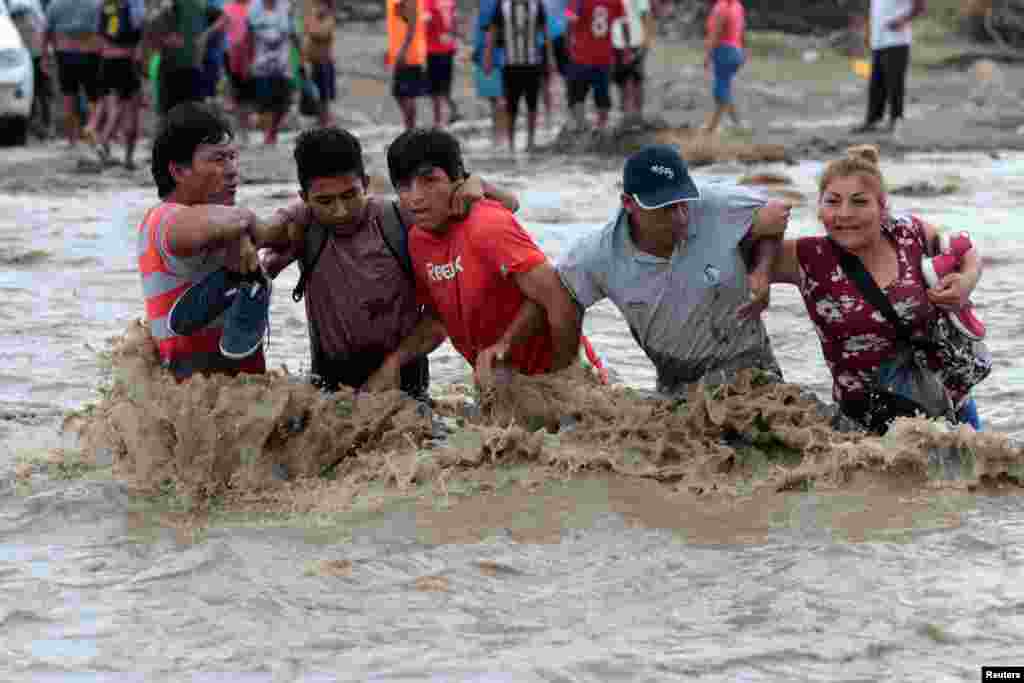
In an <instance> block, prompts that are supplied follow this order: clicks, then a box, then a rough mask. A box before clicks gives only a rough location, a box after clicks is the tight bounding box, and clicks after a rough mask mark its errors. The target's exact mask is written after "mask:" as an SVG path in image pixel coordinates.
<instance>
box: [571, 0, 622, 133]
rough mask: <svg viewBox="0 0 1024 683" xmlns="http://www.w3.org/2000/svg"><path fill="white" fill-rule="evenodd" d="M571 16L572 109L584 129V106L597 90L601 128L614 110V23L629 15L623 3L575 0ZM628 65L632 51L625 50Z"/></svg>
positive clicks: (599, 124)
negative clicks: (612, 75) (612, 90)
mask: <svg viewBox="0 0 1024 683" xmlns="http://www.w3.org/2000/svg"><path fill="white" fill-rule="evenodd" d="M566 15H567V16H568V17H569V53H570V55H571V56H572V67H571V71H570V77H569V108H570V109H571V110H572V115H573V118H574V119H575V121H576V127H577V129H579V128H582V127H583V124H584V122H583V103H584V101H586V99H587V93H588V92H589V91H590V88H591V87H593V88H594V104H596V105H597V127H598V128H604V127H605V126H606V125H607V124H608V111H609V110H610V109H611V108H612V98H611V95H610V94H609V83H610V80H611V69H612V63H613V62H614V59H615V50H614V48H613V46H612V30H611V29H612V24H613V23H614V22H615V21H618V20H619V19H621V18H622V17H624V16H625V15H626V9H625V7H624V5H623V4H622V0H574V1H573V2H572V3H571V4H570V5H569V8H568V9H567V10H566ZM623 32H624V33H625V44H626V45H629V26H628V22H624V25H623ZM622 59H623V61H625V62H631V61H632V60H633V55H632V50H630V49H629V48H626V49H624V50H622Z"/></svg>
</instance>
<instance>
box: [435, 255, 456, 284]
mask: <svg viewBox="0 0 1024 683" xmlns="http://www.w3.org/2000/svg"><path fill="white" fill-rule="evenodd" d="M461 272H462V257H461V256H456V257H455V260H454V261H452V262H450V263H445V264H443V265H435V264H433V263H427V278H428V279H430V280H433V281H434V282H440V281H442V280H454V279H455V276H456V275H458V274H459V273H461Z"/></svg>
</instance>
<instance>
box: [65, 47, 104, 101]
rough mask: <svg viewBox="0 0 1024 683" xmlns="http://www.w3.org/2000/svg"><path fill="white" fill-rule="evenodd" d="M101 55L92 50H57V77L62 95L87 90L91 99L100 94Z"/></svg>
mask: <svg viewBox="0 0 1024 683" xmlns="http://www.w3.org/2000/svg"><path fill="white" fill-rule="evenodd" d="M100 66H101V61H100V56H99V55H98V54H95V53H92V52H68V51H64V50H61V51H58V52H57V77H58V78H59V79H60V92H61V94H62V95H72V96H74V95H77V94H78V93H79V92H80V91H83V90H84V91H85V96H86V97H88V98H89V99H90V100H95V99H98V98H99V96H100Z"/></svg>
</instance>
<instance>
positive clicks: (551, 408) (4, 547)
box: [0, 130, 1024, 681]
mask: <svg viewBox="0 0 1024 683" xmlns="http://www.w3.org/2000/svg"><path fill="white" fill-rule="evenodd" d="M391 134H392V131H390V130H376V131H375V130H366V131H365V132H364V138H365V140H366V141H367V146H368V150H367V152H368V159H369V160H370V162H371V165H372V166H373V167H374V170H376V171H377V172H380V170H382V169H381V168H380V165H379V164H380V160H381V158H382V145H383V143H384V142H386V140H387V139H389V137H390V135H391ZM269 154H270V153H267V152H262V151H260V152H255V153H254V154H253V155H252V156H254V157H256V158H257V159H258V160H259V164H267V166H266V167H263V166H259V165H256V164H255V163H254V162H252V161H250V162H248V163H249V164H252V165H251V166H250V168H249V169H248V170H250V171H251V173H249V175H250V176H257V177H258V178H261V179H262V182H260V183H254V184H252V185H249V186H247V187H246V188H245V190H244V192H243V193H242V197H241V200H240V201H241V203H243V204H245V205H247V206H251V207H253V208H255V209H257V210H260V211H263V210H269V209H270V208H272V207H273V206H275V205H277V204H278V203H280V202H282V201H284V200H285V198H286V197H290V196H292V193H293V192H294V189H295V188H294V185H293V184H291V182H290V180H289V169H288V167H287V160H286V159H284V157H285V156H286V154H285V151H284V150H281V151H280V152H278V153H277V155H278V156H280V157H281V159H271V158H270V156H269ZM469 154H470V159H471V161H472V164H473V169H474V170H478V171H482V172H483V173H484V174H485V175H486V176H487V177H488V178H491V179H494V180H496V181H498V182H500V183H502V184H504V185H507V186H510V187H513V188H514V189H516V190H517V191H518V192H520V194H521V197H522V200H523V204H524V207H523V209H522V211H521V219H522V220H523V221H524V222H525V224H526V225H527V227H528V228H529V229H530V230H531V231H532V232H533V233H534V234H535V236H537V238H538V241H539V242H540V244H541V245H542V247H543V248H544V249H545V250H546V251H547V252H548V253H549V254H551V255H553V256H554V255H557V254H558V253H559V252H560V251H561V249H563V248H564V247H565V246H566V245H568V244H570V243H571V242H572V240H574V239H575V238H576V237H577V236H578V235H580V234H583V233H584V232H586V231H588V230H592V229H596V228H597V227H599V225H601V224H603V222H604V221H605V220H607V219H608V218H609V217H610V216H611V215H612V213H613V211H614V208H615V202H616V197H617V195H618V192H619V189H618V186H617V182H618V179H619V174H620V167H619V162H605V161H595V160H592V159H590V160H585V161H583V160H576V159H572V158H569V157H556V158H542V159H532V160H531V159H528V158H526V157H519V158H516V159H512V160H507V159H502V158H499V157H495V156H492V155H491V154H490V152H488V151H487V150H486V149H484V145H483V143H480V142H470V144H469ZM887 166H888V168H887V172H888V174H889V176H890V180H891V182H892V184H893V185H899V184H901V183H903V182H909V181H911V180H917V179H920V178H922V177H925V178H928V179H930V180H933V181H934V182H936V183H938V184H942V183H944V182H946V181H947V180H949V178H953V179H954V180H955V184H956V188H955V190H954V193H953V194H951V195H949V196H940V197H934V198H928V199H912V200H911V199H906V198H901V197H898V196H897V197H895V200H896V203H897V207H898V208H900V209H906V210H911V209H912V210H915V211H920V212H921V213H922V214H923V215H925V216H926V217H928V218H932V219H934V220H936V221H938V222H940V223H946V224H949V225H951V226H956V227H963V228H965V229H969V230H971V232H972V236H974V237H975V241H976V242H978V243H979V244H980V245H981V246H982V248H983V249H984V251H985V253H986V255H987V256H988V267H987V269H986V273H985V276H984V279H983V281H982V285H981V286H980V287H979V289H978V292H977V293H976V296H975V301H976V303H977V304H978V306H979V313H980V314H981V315H982V316H983V318H984V319H985V321H986V323H987V324H988V327H989V330H990V332H989V341H990V346H991V348H992V350H993V353H994V355H995V356H996V360H997V369H996V370H995V372H994V373H993V376H992V377H991V378H990V379H989V380H987V381H986V382H985V383H984V384H983V385H982V386H981V387H980V388H979V390H978V392H977V397H978V402H979V405H980V407H981V411H982V415H983V417H984V418H985V420H986V427H987V431H986V432H985V433H983V434H974V433H972V432H971V431H970V430H967V429H966V428H965V429H961V430H953V431H950V430H947V429H944V428H942V427H940V426H938V425H934V424H930V423H927V422H923V421H912V420H908V421H903V422H900V423H899V424H897V425H896V427H895V428H894V429H893V430H892V432H891V433H890V434H889V435H887V436H886V437H884V438H882V439H877V438H868V437H863V436H853V435H843V434H837V433H835V432H832V431H831V430H830V429H828V427H827V417H826V416H825V415H824V414H823V413H822V411H821V403H820V401H817V400H814V397H813V395H814V394H817V396H819V397H821V398H824V399H826V400H827V397H828V392H829V385H830V381H829V379H828V375H827V370H826V369H825V367H824V363H823V361H822V360H821V354H820V350H819V345H818V343H817V340H816V338H815V337H814V335H813V330H812V328H811V326H810V324H809V323H808V322H807V320H806V317H805V314H804V312H803V304H802V302H801V301H800V300H799V297H798V296H797V294H796V292H795V291H792V290H788V289H785V288H779V289H777V290H776V291H775V292H773V297H774V300H773V307H772V309H771V310H770V311H769V312H768V313H767V321H768V325H769V331H770V333H771V335H772V341H773V344H774V346H775V348H776V351H777V353H778V355H779V359H780V361H781V363H782V365H783V369H784V371H785V373H786V379H787V381H788V382H790V383H788V384H782V385H774V386H771V385H762V384H760V383H759V382H758V378H757V377H755V376H753V375H748V376H744V377H741V378H740V380H739V381H738V382H737V383H736V384H735V385H731V386H728V387H695V388H693V390H692V392H691V394H690V396H689V400H688V401H687V402H685V403H683V402H680V401H671V400H658V399H652V398H650V397H649V396H648V395H647V394H646V393H645V392H644V391H643V390H644V389H648V388H650V387H651V385H652V384H653V369H652V368H651V367H650V364H649V363H648V362H647V361H646V360H645V359H644V358H643V356H642V353H641V352H640V351H639V350H638V349H637V348H636V347H635V343H634V342H633V340H632V338H631V337H630V335H629V333H628V330H627V328H626V326H625V324H624V323H623V321H622V320H621V318H620V316H618V314H617V312H616V311H615V310H614V308H612V307H611V306H610V305H608V304H602V305H599V306H598V307H596V309H594V310H592V311H590V312H588V315H587V319H586V323H585V329H586V332H587V334H588V336H590V338H591V340H592V341H593V342H594V344H595V346H596V347H597V350H598V352H599V353H600V354H601V355H602V356H603V358H604V360H605V362H606V363H607V364H608V365H610V366H611V367H612V368H613V369H614V370H615V372H616V374H617V375H618V377H619V378H620V380H621V382H620V384H618V385H616V386H613V387H602V386H599V385H597V384H596V383H594V382H593V380H592V379H591V378H590V377H589V376H588V375H586V374H585V373H583V372H575V371H574V372H569V373H564V374H562V375H557V376H552V377H545V378H515V379H514V380H513V381H512V382H511V383H509V384H507V385H504V386H502V387H501V388H500V389H499V390H498V391H497V392H496V393H494V394H490V395H487V396H485V397H482V398H481V397H478V396H477V395H476V394H475V392H474V391H473V390H472V389H471V388H470V387H469V386H468V382H469V379H470V376H469V372H468V367H467V366H466V364H465V363H464V362H463V361H462V360H461V359H460V358H458V357H457V356H456V355H455V354H454V352H453V350H452V349H451V347H450V346H448V345H445V346H444V347H442V349H440V350H439V351H438V352H437V353H436V354H435V355H434V357H433V358H432V366H433V368H432V369H433V373H432V374H433V375H434V376H435V378H436V379H435V383H434V386H433V393H434V394H435V398H436V400H437V407H436V409H435V411H434V414H433V415H430V414H428V413H425V412H424V411H422V409H420V408H418V407H417V405H416V404H415V403H414V402H411V401H407V400H404V399H403V398H402V397H401V396H399V395H397V394H394V395H387V394H385V395H380V396H360V397H358V398H356V397H354V396H353V395H351V394H350V393H346V392H341V393H339V394H336V395H333V396H325V395H322V394H320V393H318V392H316V391H314V390H313V389H312V388H311V387H309V386H308V384H306V382H305V380H304V376H303V374H302V371H303V369H304V368H305V367H306V363H307V361H306V359H307V357H308V355H307V354H308V351H307V341H306V339H305V334H306V332H305V330H306V327H305V321H304V318H303V316H304V314H303V312H302V309H301V307H300V306H298V305H296V304H293V303H292V302H291V300H290V298H289V297H288V296H287V292H289V291H290V289H291V286H292V285H293V284H294V279H295V273H294V272H292V271H289V272H287V273H285V274H284V275H283V276H282V277H281V278H280V279H279V282H278V283H277V285H276V291H275V294H274V303H273V308H272V341H271V345H270V348H269V351H268V359H269V361H270V365H271V366H272V367H273V368H275V370H274V371H273V372H272V373H270V374H269V375H268V376H266V377H259V378H235V379H226V378H213V379H201V378H197V379H196V380H194V381H191V382H188V383H186V384H181V385H178V384H175V383H174V382H173V381H171V380H170V379H169V378H168V377H167V376H165V375H164V374H163V373H162V371H160V369H159V368H158V367H157V365H156V363H155V357H154V352H153V348H152V345H151V340H150V339H149V338H148V335H147V333H146V332H145V330H144V328H143V327H141V326H139V325H138V324H136V323H135V322H134V320H135V319H136V318H137V317H138V316H140V315H141V314H142V306H141V292H140V287H139V282H138V275H137V272H136V271H135V264H134V231H135V227H136V225H137V221H138V219H139V218H140V217H141V215H142V212H143V211H144V210H145V208H146V207H147V206H148V205H149V204H150V203H151V202H152V201H153V194H154V193H153V192H152V189H151V188H150V187H148V186H145V185H141V184H139V183H140V181H141V180H142V178H140V177H139V176H117V175H113V176H111V175H109V174H108V175H105V176H104V177H103V178H102V179H96V178H80V177H78V176H74V175H72V174H70V173H68V174H58V175H60V178H61V180H60V182H58V183H56V185H57V186H58V188H59V191H60V192H62V195H61V196H60V197H54V196H49V195H46V194H42V193H38V192H34V191H31V192H30V191H26V192H21V193H18V194H10V195H5V196H2V197H0V206H2V208H3V211H2V212H0V259H2V261H3V263H4V272H3V273H2V274H0V287H3V289H4V294H5V296H4V297H3V298H2V299H0V306H3V308H4V312H5V315H4V316H2V317H0V326H2V327H3V331H2V334H0V339H4V341H3V345H2V347H0V354H2V357H3V360H4V367H5V370H4V375H3V377H0V407H2V408H3V411H4V413H3V416H4V418H5V419H4V420H3V421H2V422H0V439H2V441H0V443H2V444H3V448H4V451H3V455H0V458H2V460H0V469H3V470H6V472H7V476H6V478H5V479H4V480H3V482H4V483H3V484H0V487H2V488H0V492H2V494H0V495H2V497H0V534H2V536H0V588H2V591H0V595H3V596H4V597H3V599H2V600H0V630H2V636H3V642H4V648H5V650H6V653H7V654H6V656H5V658H3V659H4V661H3V663H0V671H3V672H4V675H5V676H8V677H9V678H10V679H11V680H27V679H28V678H29V677H32V676H36V677H38V676H42V675H44V674H46V673H50V674H53V675H57V676H59V675H64V674H68V673H69V672H81V671H90V670H98V669H102V670H112V671H120V672H137V673H140V674H141V675H143V676H144V679H145V680H182V679H181V676H182V675H183V674H192V673H200V672H206V673H210V672H218V671H219V672H232V674H231V675H232V676H234V678H229V680H235V679H237V680H247V679H244V678H240V676H241V674H243V673H244V674H248V675H249V676H250V679H251V680H333V679H339V680H389V681H390V680H459V681H470V680H472V681H485V680H486V681H492V680H493V681H498V680H501V681H533V680H594V681H608V680H630V681H633V680H677V679H679V678H681V677H684V676H685V677H688V678H696V679H706V680H783V679H784V680H836V679H837V678H839V677H843V678H848V679H851V680H854V679H863V680H878V679H880V678H882V677H892V678H905V677H908V676H910V675H911V674H912V673H913V675H915V676H916V675H923V674H926V675H929V676H933V677H938V678H943V677H945V678H946V679H957V680H958V679H972V680H973V679H976V677H977V671H978V667H979V666H981V665H982V664H987V663H990V662H993V661H1001V660H1002V659H1004V658H1005V656H1006V654H1007V653H1010V652H1013V651H1014V648H1015V647H1016V646H1017V645H1018V644H1019V642H1021V636H1022V635H1024V634H1022V631H1024V612H1022V611H1021V605H1024V589H1022V588H1021V583H1020V581H1019V577H1020V575H1021V571H1022V568H1024V556H1022V554H1021V552H1020V550H1019V547H1020V542H1021V541H1022V540H1024V505H1022V504H1021V500H1022V499H1021V498H1020V497H1019V496H1018V495H1017V494H1018V492H1019V487H1018V482H1019V481H1020V478H1021V476H1022V471H1024V470H1022V464H1024V460H1022V456H1021V452H1020V449H1019V447H1018V446H1016V444H1015V443H1014V442H1013V441H1011V440H1010V439H1011V437H1018V436H1019V435H1020V430H1021V425H1020V421H1019V418H1018V413H1019V408H1018V406H1019V405H1020V402H1021V399H1020V389H1019V385H1020V377H1021V375H1020V374H1019V373H1020V370H1019V361H1018V360H1017V358H1018V357H1019V356H1020V348H1018V347H1019V344H1018V341H1017V338H1016V337H1018V336H1019V335H1016V334H1015V333H1016V328H1017V327H1018V323H1017V320H1018V316H1017V313H1018V311H1017V310H1016V309H1017V308H1018V306H1019V304H1018V303H1017V302H1018V301H1019V295H1018V291H1019V289H1018V285H1017V283H1016V268H1015V261H1016V258H1017V254H1019V253H1020V250H1021V241H1022V237H1024V234H1022V233H1020V232H1019V230H1017V229H1016V228H1015V227H1014V225H1013V222H1012V220H1011V216H1012V211H1013V210H1014V209H1013V207H1014V206H1015V202H1016V200H1015V197H1016V195H1017V194H1019V192H1020V191H1021V189H1024V165H1021V164H1020V162H1019V161H1018V160H1017V159H1014V158H1008V159H1004V160H1001V161H993V160H991V159H989V158H988V157H972V156H970V155H960V156H957V157H947V158H936V157H919V158H914V157H910V158H908V159H905V160H904V161H902V162H889V163H887ZM268 169H269V170H268ZM819 170H820V164H817V163H812V162H808V163H801V164H799V165H797V166H795V167H782V166H780V165H771V164H765V165H761V166H758V167H754V168H750V167H744V166H732V165H719V166H716V167H711V168H710V169H707V171H706V173H703V174H701V175H705V176H706V175H713V176H720V177H726V178H730V177H731V178H733V179H735V178H738V177H739V176H741V175H744V174H750V173H752V172H763V173H770V174H784V175H785V176H787V177H788V178H789V179H791V182H790V183H788V184H786V183H784V182H781V181H779V182H775V183H774V184H773V185H772V187H773V188H776V189H773V190H772V191H775V192H779V193H782V192H785V193H787V196H789V197H791V198H793V199H797V200H800V199H804V200H809V205H808V204H804V205H802V206H798V208H797V209H796V211H795V212H794V225H793V230H794V232H795V233H796V234H812V233H813V232H815V231H816V230H817V228H816V223H815V218H814V215H813V208H812V207H813V199H814V194H813V192H814V190H813V184H814V180H815V177H816V174H817V172H818V171H819ZM762 180H763V179H762ZM776 180H777V181H778V179H776ZM76 183H80V186H81V187H80V188H76V187H75V185H76ZM122 184H126V185H127V186H125V187H121V185H122ZM84 187H91V188H92V189H89V190H85V189H83V188H84ZM109 339H113V341H112V343H110V344H108V340H109ZM474 406H479V407H478V409H477V408H474ZM335 463H337V464H336V466H334V467H331V465H334V464H335ZM285 475H286V476H285ZM40 680H42V679H40ZM55 680H56V679H55Z"/></svg>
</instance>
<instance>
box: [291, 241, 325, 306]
mask: <svg viewBox="0 0 1024 683" xmlns="http://www.w3.org/2000/svg"><path fill="white" fill-rule="evenodd" d="M302 246H303V249H302V260H301V261H299V270H300V273H299V281H298V282H297V283H295V289H293V290H292V300H293V301H295V302H296V303H298V302H299V301H302V297H303V296H304V295H305V294H306V283H307V282H309V277H310V275H312V273H313V268H315V267H316V264H317V261H319V260H320V255H321V254H322V253H324V247H326V246H327V230H326V228H324V226H322V225H320V224H319V223H317V222H316V221H312V222H310V224H309V225H308V226H306V231H305V234H304V235H303V244H302Z"/></svg>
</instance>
